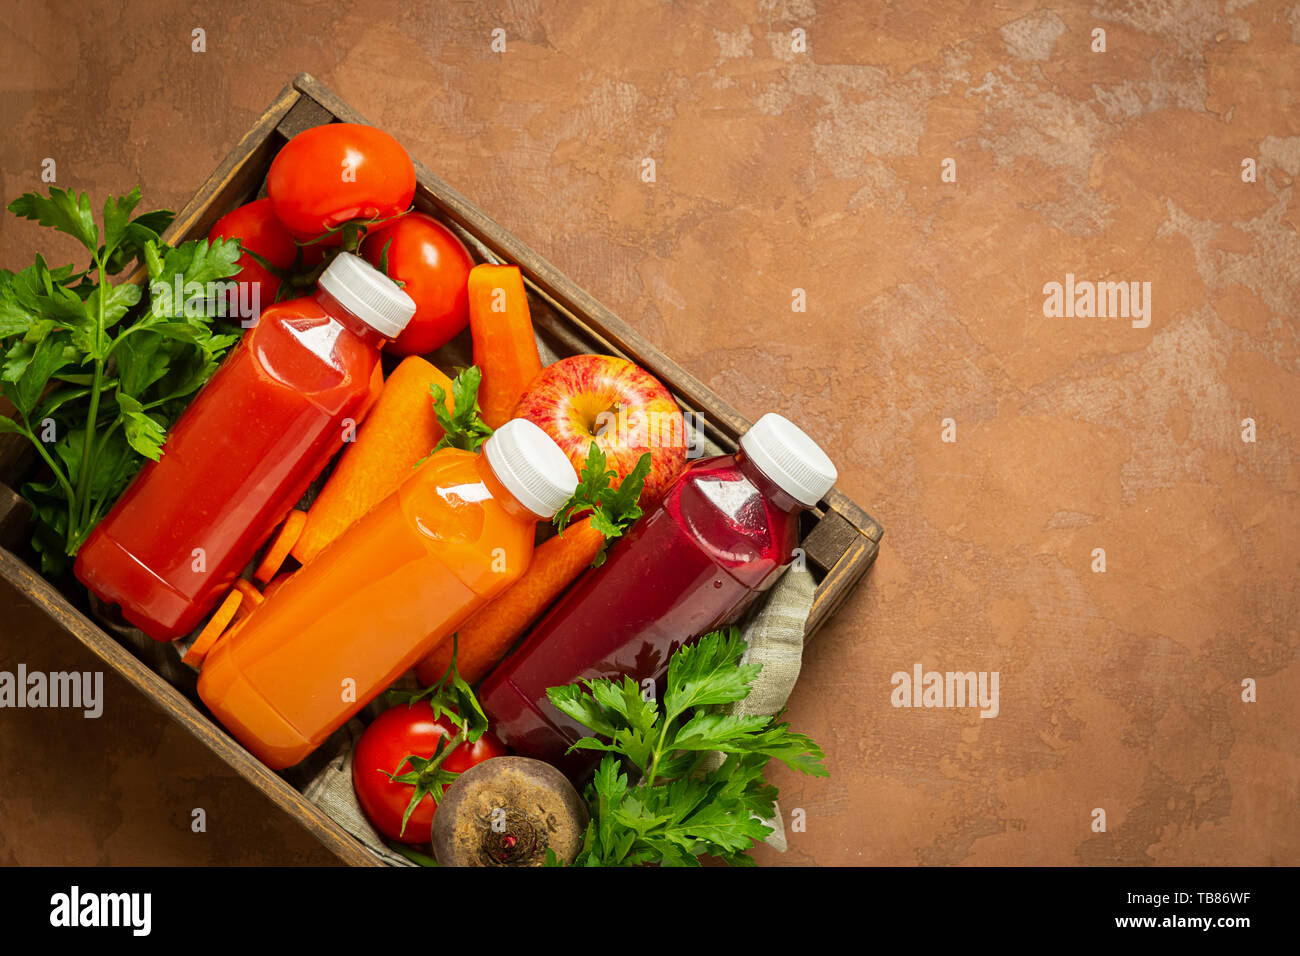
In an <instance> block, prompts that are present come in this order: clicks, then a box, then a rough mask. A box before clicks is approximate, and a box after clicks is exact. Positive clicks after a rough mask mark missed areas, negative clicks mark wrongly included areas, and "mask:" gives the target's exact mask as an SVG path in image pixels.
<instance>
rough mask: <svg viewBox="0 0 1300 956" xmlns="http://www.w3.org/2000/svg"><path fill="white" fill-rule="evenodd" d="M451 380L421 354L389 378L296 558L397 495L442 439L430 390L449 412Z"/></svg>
mask: <svg viewBox="0 0 1300 956" xmlns="http://www.w3.org/2000/svg"><path fill="white" fill-rule="evenodd" d="M451 384H452V383H451V379H449V378H447V376H446V375H444V374H443V373H442V372H440V371H438V369H437V368H435V367H434V366H433V365H431V364H430V363H428V362H426V361H425V360H424V359H422V358H420V357H419V356H417V355H412V356H410V357H409V358H406V359H404V360H403V361H402V363H401V364H400V365H398V366H397V368H395V369H394V370H393V374H392V375H390V376H388V380H387V381H386V382H385V383H384V387H383V391H382V392H381V393H380V395H379V398H378V399H377V400H376V401H375V403H374V405H373V407H372V408H371V409H370V413H369V415H367V416H366V421H365V424H364V427H362V428H360V429H359V430H358V431H357V436H356V441H354V442H352V443H351V444H349V445H348V446H347V448H345V449H344V451H343V455H342V457H340V458H339V462H338V464H337V465H336V466H335V468H334V472H333V474H331V475H330V478H329V481H327V482H326V483H325V487H324V488H322V489H321V492H320V494H319V495H317V496H316V500H315V501H314V502H313V503H312V506H311V508H310V510H308V512H307V520H306V523H305V524H304V526H303V529H302V534H301V535H299V537H298V540H297V542H296V543H295V544H294V546H293V551H292V554H293V556H294V557H295V558H297V559H298V560H299V561H300V562H302V563H303V564H306V563H307V562H308V561H310V560H311V559H312V558H314V557H315V556H316V555H318V554H319V553H320V552H321V551H322V550H324V548H325V546H326V545H327V544H329V543H330V542H331V541H333V540H334V539H335V538H337V537H338V536H339V535H340V534H342V533H343V532H344V531H346V530H347V529H348V528H349V527H350V526H351V525H352V522H354V521H356V520H357V519H358V518H360V517H361V516H362V515H364V514H365V513H366V512H367V511H369V510H370V508H371V506H372V505H374V504H376V503H377V502H379V501H381V500H383V499H384V498H386V497H387V496H388V495H390V494H392V493H393V492H394V491H396V490H397V486H398V485H400V484H401V483H402V481H403V480H405V479H406V478H407V477H408V476H409V475H410V474H411V469H413V468H414V467H415V466H416V464H417V463H418V462H419V461H420V459H422V458H424V457H426V456H427V455H428V454H429V452H430V451H432V450H433V446H434V445H435V444H437V443H438V440H439V439H440V438H441V437H442V434H443V429H442V426H441V425H440V424H439V423H438V417H437V414H436V411H435V406H434V402H433V399H432V397H431V396H430V391H429V389H430V386H433V385H438V386H440V387H442V388H443V390H444V392H445V394H446V400H447V403H448V408H450V407H451V402H452V398H451V394H452V388H451Z"/></svg>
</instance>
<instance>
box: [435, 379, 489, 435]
mask: <svg viewBox="0 0 1300 956" xmlns="http://www.w3.org/2000/svg"><path fill="white" fill-rule="evenodd" d="M482 379H483V376H482V373H481V372H479V369H478V366H477V365H471V366H470V367H469V368H466V369H461V370H460V372H459V373H458V374H457V375H456V377H455V378H454V379H452V382H451V406H452V410H451V411H448V410H447V390H446V389H444V388H443V387H442V386H441V385H438V384H437V383H436V382H435V383H434V384H432V385H430V386H429V392H430V394H431V395H433V409H434V415H435V416H436V417H437V419H438V424H439V425H441V426H442V437H441V438H440V439H438V444H436V445H434V446H433V451H438V450H439V449H441V448H460V449H463V450H464V451H478V450H479V448H480V447H481V446H482V444H483V442H485V441H487V439H488V438H489V437H490V436H491V434H492V428H491V427H490V426H489V425H488V423H487V422H485V421H483V416H482V412H481V411H480V410H479V407H478V386H479V382H481V381H482ZM432 453H433V452H430V454H432Z"/></svg>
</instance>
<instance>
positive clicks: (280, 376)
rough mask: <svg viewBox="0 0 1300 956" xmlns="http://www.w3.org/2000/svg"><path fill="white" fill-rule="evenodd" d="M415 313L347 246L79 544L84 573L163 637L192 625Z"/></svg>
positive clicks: (246, 342) (346, 422)
mask: <svg viewBox="0 0 1300 956" xmlns="http://www.w3.org/2000/svg"><path fill="white" fill-rule="evenodd" d="M414 312H415V303H414V302H412V301H411V298H410V296H408V295H407V294H406V293H405V292H403V291H402V290H401V289H400V288H398V286H397V284H396V283H394V282H393V281H392V280H390V279H389V278H388V277H387V276H385V275H384V274H383V273H381V272H380V271H379V270H377V269H375V268H374V267H373V266H371V265H370V264H369V263H367V262H365V261H364V260H362V259H360V258H358V257H356V256H353V255H349V254H347V253H342V254H340V255H339V256H338V257H337V258H336V259H335V260H334V261H333V262H331V263H330V265H329V267H328V268H326V270H325V272H324V273H322V275H321V277H320V282H319V285H318V288H317V291H316V293H315V294H314V295H311V296H307V297H304V298H301V299H295V300H293V301H290V302H281V303H279V304H277V305H272V306H271V307H270V308H268V309H266V310H265V311H264V312H263V313H262V315H261V317H260V318H259V319H258V321H257V324H256V325H255V326H253V327H252V328H251V329H250V330H249V331H248V332H246V333H245V334H244V338H243V341H241V342H240V343H239V345H238V346H236V348H235V350H234V351H233V352H232V353H231V354H230V356H229V357H228V358H227V359H226V360H225V361H224V362H223V363H222V364H221V367H220V368H219V369H217V371H216V373H215V374H214V375H213V376H212V378H211V379H210V380H209V381H208V383H207V385H205V386H204V387H203V389H202V391H200V392H199V394H198V396H197V397H196V398H195V399H194V401H193V402H192V403H191V404H190V406H189V407H188V408H187V409H185V411H184V413H183V414H182V415H181V417H180V419H179V420H178V421H177V422H176V424H175V425H173V426H172V429H171V431H170V432H169V434H168V436H167V440H166V443H165V444H164V445H163V454H162V459H161V460H160V461H157V462H148V463H146V464H145V467H144V468H143V469H141V471H140V474H139V475H137V476H136V478H135V480H134V481H133V482H132V483H131V484H130V486H129V487H128V488H127V490H126V492H125V493H124V494H123V495H122V497H121V498H120V499H119V500H118V502H117V504H116V505H114V507H113V509H112V510H111V511H110V512H109V513H108V515H107V516H106V517H105V518H104V520H103V521H101V522H100V523H99V525H98V526H97V527H96V528H95V530H94V531H93V532H92V533H91V535H90V537H89V538H87V540H86V543H85V544H84V545H82V547H81V551H80V552H79V553H78V555H77V562H76V564H75V566H74V568H73V570H74V572H75V573H76V575H77V578H78V579H79V580H80V581H81V583H82V584H84V585H85V586H86V587H87V588H89V589H90V590H91V591H92V592H93V593H95V594H96V595H98V596H99V597H100V598H102V599H103V600H104V601H107V602H109V603H111V604H117V605H118V606H119V607H120V608H121V609H122V614H123V616H125V618H126V619H127V620H128V621H130V622H131V623H132V624H134V625H135V626H136V627H138V628H140V630H142V631H144V632H145V633H146V634H148V635H149V636H150V637H152V638H154V639H155V640H159V641H170V640H174V639H176V638H178V637H181V636H183V635H185V634H188V633H189V632H190V631H192V630H193V629H194V627H195V626H196V625H197V624H198V623H199V621H201V620H202V619H203V617H204V616H205V615H206V614H207V613H208V612H209V611H211V610H212V608H213V606H214V605H215V604H216V602H217V601H218V600H219V599H220V597H221V596H222V594H224V593H225V591H226V590H227V589H228V588H229V587H230V585H231V584H232V582H233V581H234V579H235V578H236V576H238V574H239V573H240V571H242V570H243V568H244V566H245V565H246V564H247V563H248V562H249V560H250V559H252V557H253V555H254V554H255V553H256V551H257V549H258V548H259V547H260V546H261V545H262V544H263V542H265V541H266V539H267V538H268V537H269V536H270V534H271V532H272V531H274V530H275V527H276V525H277V524H279V523H280V521H282V520H283V519H284V516H285V515H286V514H288V512H289V509H290V508H292V507H293V506H294V504H296V503H297V501H298V499H299V498H301V497H302V494H303V492H305V491H306V490H307V486H308V485H310V484H311V482H312V480H313V479H314V478H315V477H316V476H317V475H318V474H319V473H320V472H321V470H322V469H323V468H324V467H325V465H326V464H327V463H328V462H329V460H330V457H331V456H332V455H334V453H335V452H337V451H338V450H339V449H340V448H341V447H342V445H343V441H344V438H345V436H346V434H347V433H349V431H350V430H352V429H355V427H356V423H355V418H356V417H357V416H358V414H359V410H360V409H361V407H362V405H363V403H364V401H365V399H366V395H367V392H368V390H369V386H370V378H371V374H372V373H373V372H374V369H375V365H376V363H378V362H379V349H380V346H382V345H383V344H384V341H385V340H387V339H392V338H396V337H397V336H398V335H400V334H401V332H402V329H404V328H405V327H406V324H407V322H409V321H410V319H411V316H412V315H413V314H414Z"/></svg>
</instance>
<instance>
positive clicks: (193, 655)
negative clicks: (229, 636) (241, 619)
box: [181, 588, 244, 667]
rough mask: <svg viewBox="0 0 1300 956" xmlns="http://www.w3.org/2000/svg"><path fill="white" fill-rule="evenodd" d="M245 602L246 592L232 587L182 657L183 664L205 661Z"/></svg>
mask: <svg viewBox="0 0 1300 956" xmlns="http://www.w3.org/2000/svg"><path fill="white" fill-rule="evenodd" d="M243 603H244V594H243V592H242V591H240V590H239V589H238V588H231V589H230V593H229V594H227V595H226V599H225V600H224V601H222V602H221V606H220V607H219V608H217V612H216V613H215V614H213V615H212V617H210V618H208V623H207V624H205V625H204V626H203V630H201V631H200V632H199V636H198V637H196V638H195V639H194V643H193V644H191V645H190V649H189V650H188V651H186V652H185V656H184V657H182V658H181V663H182V664H189V665H191V666H192V667H198V666H200V665H201V664H202V663H203V659H204V658H205V657H207V656H208V651H210V650H212V646H213V645H214V644H216V643H217V638H219V637H221V634H222V632H223V631H225V629H226V627H227V626H228V625H229V624H230V622H231V621H232V620H233V619H234V617H235V612H236V611H238V610H239V606H240V605H241V604H243Z"/></svg>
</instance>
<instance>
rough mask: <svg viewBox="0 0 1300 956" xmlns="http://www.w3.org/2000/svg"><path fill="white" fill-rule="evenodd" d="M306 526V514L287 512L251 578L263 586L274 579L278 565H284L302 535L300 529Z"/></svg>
mask: <svg viewBox="0 0 1300 956" xmlns="http://www.w3.org/2000/svg"><path fill="white" fill-rule="evenodd" d="M306 524H307V512H305V511H299V510H298V509H296V508H295V509H294V510H293V511H290V512H289V516H288V517H287V518H285V519H284V523H283V524H282V525H280V532H279V534H277V535H276V536H275V539H274V540H273V541H272V542H271V546H270V547H268V548H267V549H266V554H265V555H264V556H263V557H262V563H261V564H259V565H258V566H257V570H256V571H254V572H253V577H255V578H257V580H259V581H261V582H262V583H263V584H265V583H266V582H267V581H269V580H271V578H273V577H275V574H276V572H277V571H279V570H280V565H282V564H284V559H285V558H287V557H288V556H289V552H290V551H291V550H292V549H293V546H294V544H295V543H296V542H297V541H298V538H299V536H300V535H301V534H302V529H303V528H304V527H305V526H306Z"/></svg>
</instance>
